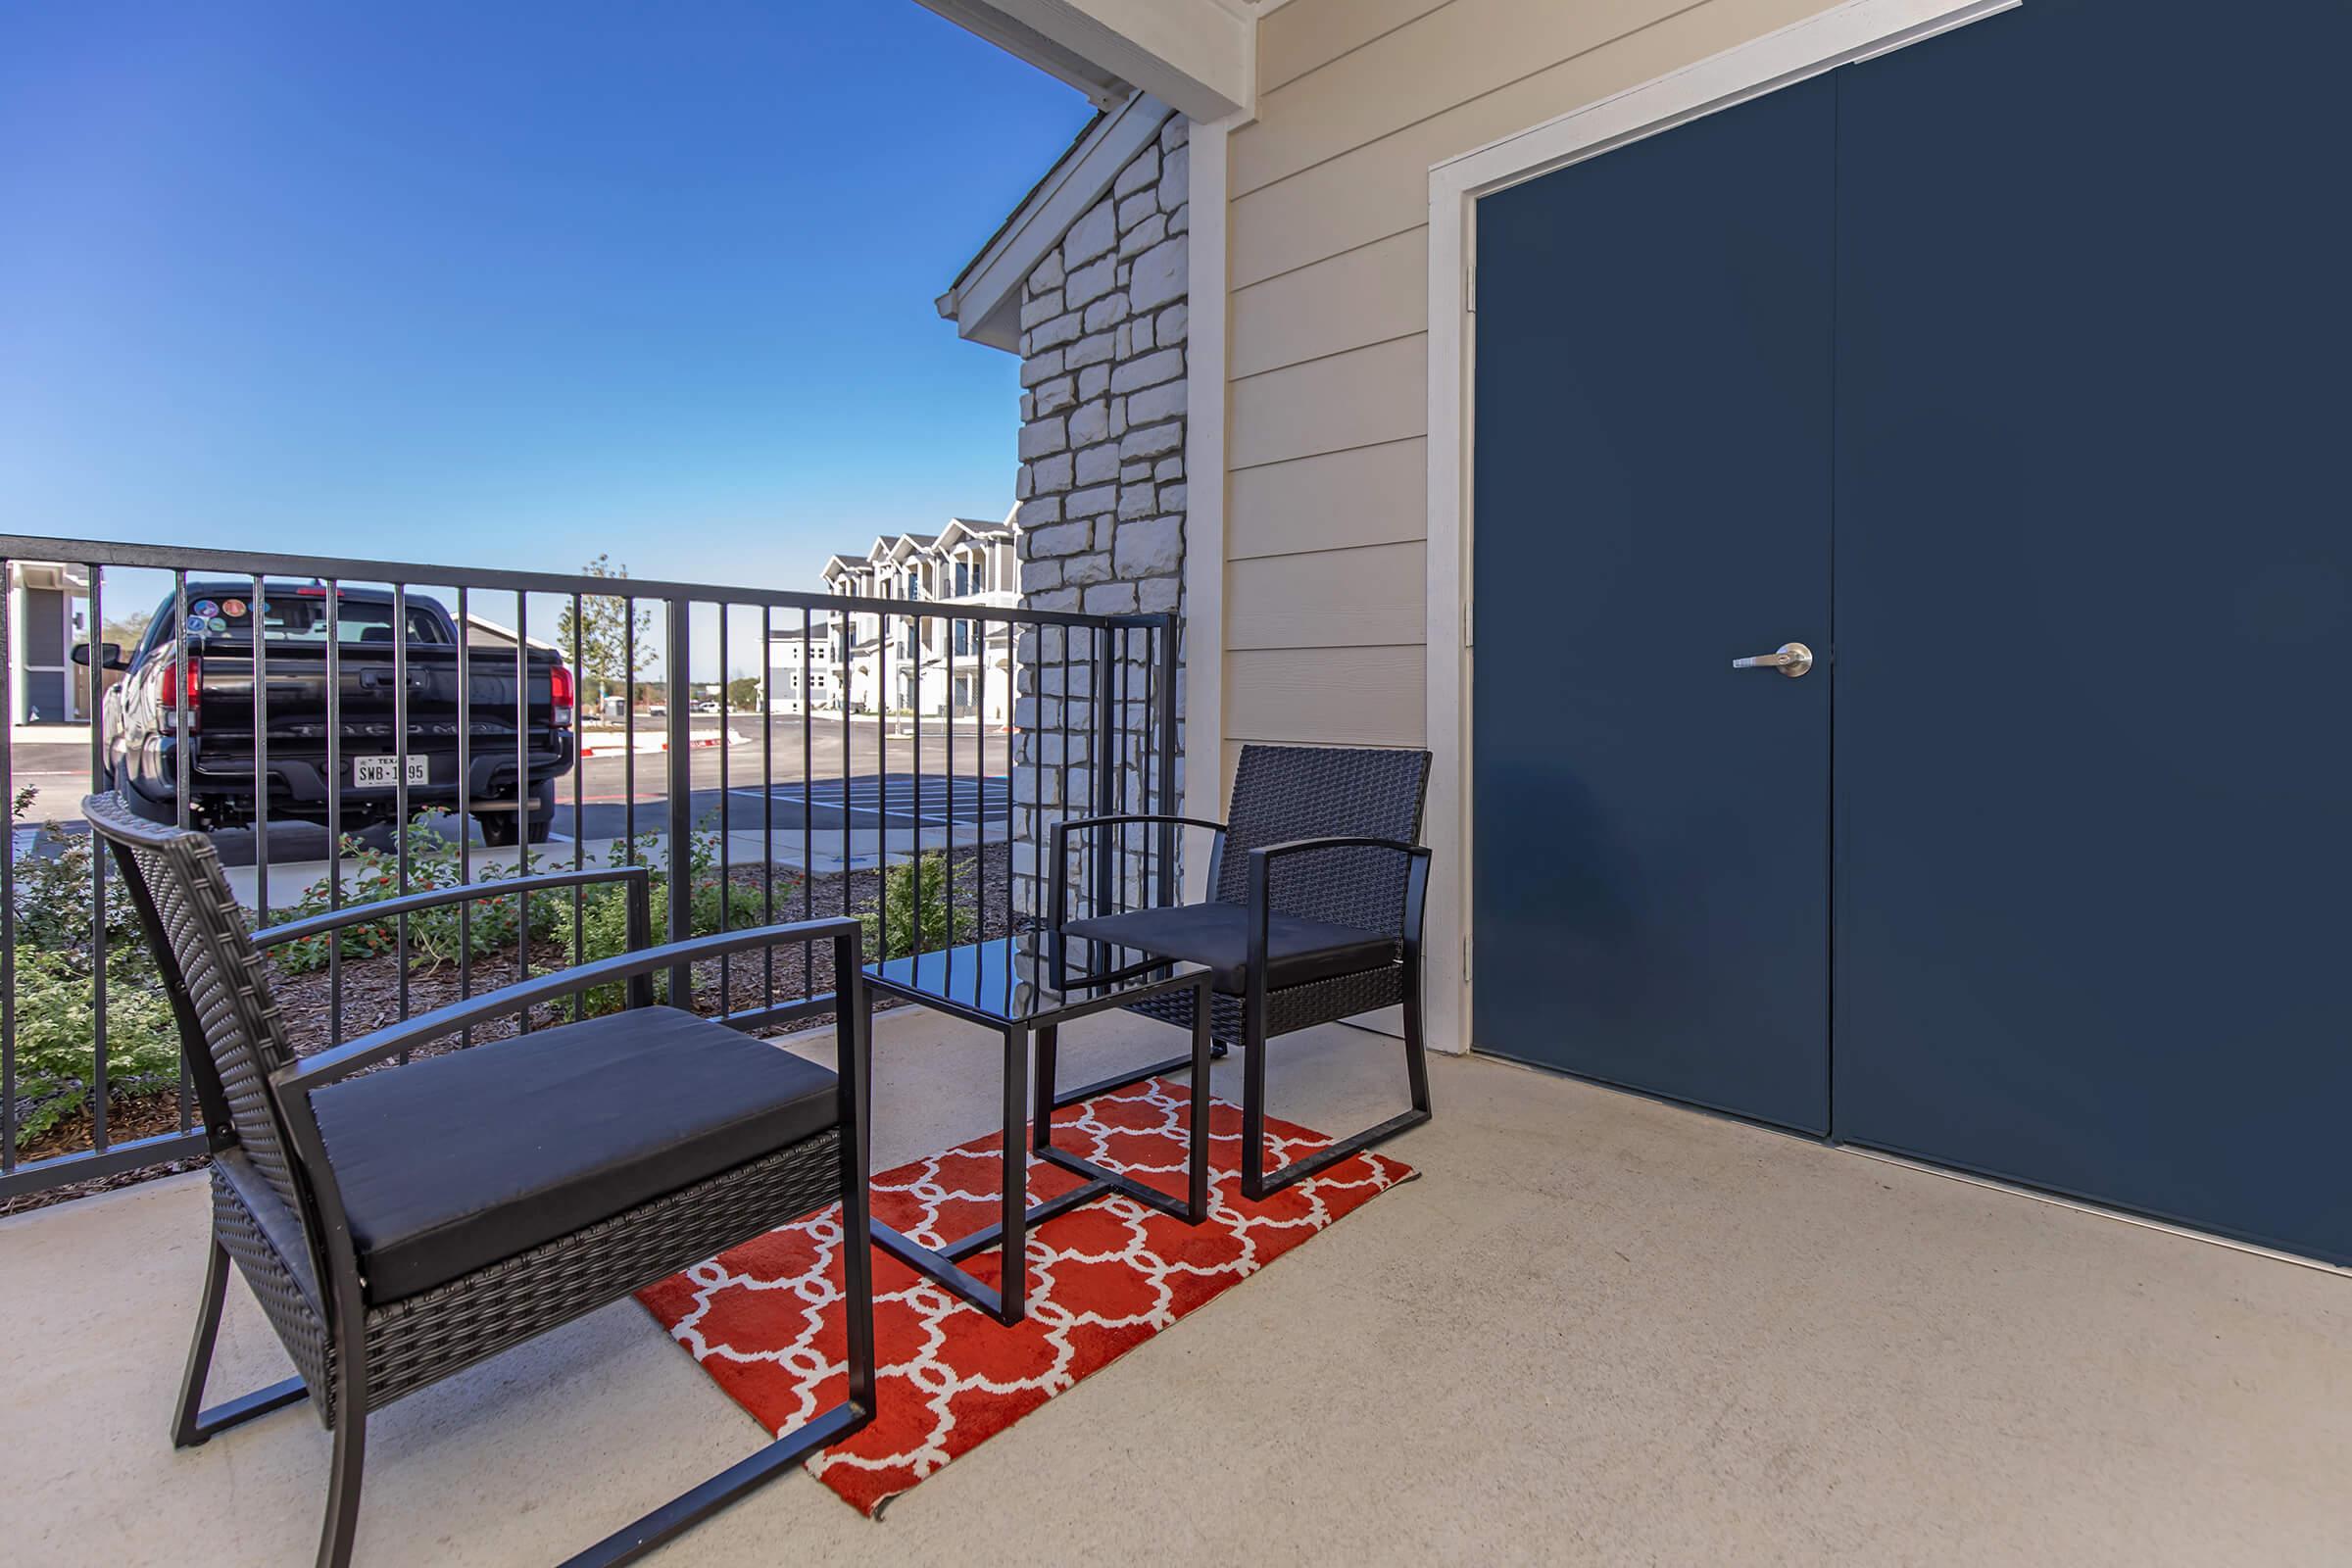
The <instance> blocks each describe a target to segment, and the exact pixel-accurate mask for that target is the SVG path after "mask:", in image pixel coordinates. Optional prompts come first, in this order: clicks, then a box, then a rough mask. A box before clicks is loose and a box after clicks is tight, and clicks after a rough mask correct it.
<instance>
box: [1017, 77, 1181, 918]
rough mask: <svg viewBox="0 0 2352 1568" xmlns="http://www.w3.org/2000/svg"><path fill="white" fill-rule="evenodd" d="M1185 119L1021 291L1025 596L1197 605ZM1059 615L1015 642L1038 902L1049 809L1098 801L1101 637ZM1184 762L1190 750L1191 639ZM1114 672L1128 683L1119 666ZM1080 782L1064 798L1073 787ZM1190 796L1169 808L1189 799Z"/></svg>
mask: <svg viewBox="0 0 2352 1568" xmlns="http://www.w3.org/2000/svg"><path fill="white" fill-rule="evenodd" d="M1186 130H1187V127H1186V123H1185V120H1184V118H1183V117H1182V116H1180V115H1179V116H1172V117H1170V119H1169V120H1168V121H1167V123H1165V124H1164V125H1162V126H1161V127H1160V133H1159V139H1158V140H1157V142H1155V143H1154V144H1153V145H1152V146H1150V147H1147V148H1145V149H1144V150H1143V151H1142V152H1140V153H1138V154H1137V155H1136V156H1135V158H1134V159H1132V160H1131V161H1130V162H1129V163H1128V165H1127V167H1126V168H1125V169H1123V170H1121V171H1120V172H1119V174H1118V177H1117V179H1116V180H1114V181H1113V182H1112V186H1111V190H1110V192H1109V194H1108V195H1106V196H1104V197H1103V200H1101V201H1100V202H1097V203H1096V204H1095V205H1094V206H1093V207H1091V208H1089V209H1088V210H1087V212H1086V213H1085V215H1084V216H1082V217H1081V218H1079V219H1078V221H1076V222H1074V223H1072V224H1071V225H1070V227H1069V229H1068V231H1067V232H1066V233H1065V234H1064V235H1063V236H1062V241H1061V244H1060V246H1059V248H1058V249H1056V250H1055V252H1054V254H1053V255H1052V256H1050V257H1048V258H1047V259H1046V260H1045V261H1044V262H1043V263H1041V264H1039V266H1038V267H1037V268H1036V270H1033V271H1032V272H1031V273H1030V274H1029V278H1028V282H1027V285H1026V289H1025V294H1024V298H1023V302H1022V306H1021V328H1022V331H1021V386H1022V388H1023V391H1022V393H1021V435H1020V458H1021V471H1020V482H1019V489H1018V491H1017V494H1018V497H1019V500H1020V514H1019V518H1018V522H1019V529H1020V557H1021V599H1022V602H1023V603H1024V604H1026V605H1029V606H1031V607H1032V608H1035V609H1040V610H1082V611H1086V612H1089V613H1110V614H1118V613H1135V612H1139V611H1143V612H1151V611H1174V612H1177V613H1179V614H1181V613H1182V612H1183V608H1184V519H1185V472H1184V434H1185V380H1184V378H1185V325H1186V318H1187V305H1186V292H1185V287H1186V266H1185V262H1186V246H1187V244H1188V243H1189V242H1188V238H1187V229H1188V227H1189V219H1190V216H1191V214H1190V210H1189V208H1188V207H1187V205H1186V186H1187V179H1186V175H1187V172H1188V170H1189V166H1190V163H1191V157H1192V155H1191V151H1190V148H1189V146H1188V143H1187V136H1186ZM1064 642H1065V639H1064V637H1063V635H1062V633H1061V632H1060V630H1059V629H1057V628H1047V629H1045V630H1043V631H1030V632H1025V633H1024V634H1023V635H1022V637H1021V639H1020V644H1019V648H1018V651H1017V655H1016V661H1015V662H1016V666H1017V671H1018V673H1017V684H1016V688H1015V689H1016V693H1017V697H1016V701H1015V704H1014V708H1013V722H1014V723H1015V724H1017V725H1018V726H1019V727H1020V733H1019V735H1018V736H1017V737H1016V738H1015V740H1014V743H1013V773H1012V794H1013V805H1014V821H1013V860H1012V868H1013V878H1014V887H1013V898H1014V903H1015V905H1016V907H1017V908H1018V909H1019V910H1020V911H1021V912H1023V913H1028V914H1035V913H1039V912H1042V911H1043V910H1044V908H1045V905H1046V898H1047V893H1046V888H1045V885H1044V882H1043V880H1042V878H1043V874H1044V871H1043V867H1042V866H1041V863H1040V858H1041V857H1042V855H1043V853H1044V851H1045V849H1046V847H1047V838H1048V826H1049V824H1050V823H1052V822H1053V821H1054V820H1055V819H1056V818H1058V817H1060V816H1063V815H1069V816H1084V815H1087V814H1090V812H1091V811H1092V809H1093V808H1094V803H1095V800H1096V793H1095V792H1096V789H1097V785H1098V775H1097V769H1098V766H1099V765H1101V764H1102V763H1103V759H1100V758H1098V757H1096V756H1095V755H1094V753H1095V748H1096V744H1097V743H1096V739H1095V726H1096V723H1097V720H1098V716H1099V713H1098V710H1097V709H1096V707H1095V704H1096V703H1097V701H1098V700H1100V699H1101V698H1102V696H1103V694H1102V693H1099V692H1098V691H1097V690H1096V689H1095V685H1096V681H1095V673H1096V672H1095V665H1094V662H1093V659H1094V649H1093V648H1092V647H1091V646H1087V644H1088V643H1090V642H1091V638H1089V637H1088V635H1087V634H1085V633H1078V634H1076V637H1075V640H1073V641H1071V642H1070V644H1069V646H1068V649H1067V652H1068V656H1069V659H1070V668H1069V679H1068V682H1067V689H1066V690H1065V689H1064V682H1063V678H1062V667H1061V662H1062V658H1063V654H1064V651H1065V650H1064ZM1131 642H1132V644H1133V655H1134V657H1133V659H1132V660H1130V661H1128V662H1126V664H1125V681H1124V688H1123V689H1124V695H1125V699H1126V701H1125V702H1124V704H1123V705H1122V711H1121V712H1119V713H1117V714H1114V715H1113V718H1114V722H1115V723H1116V724H1117V725H1118V726H1120V727H1122V728H1123V729H1124V730H1125V731H1126V732H1127V733H1129V734H1130V735H1137V734H1142V733H1144V732H1145V717H1146V712H1145V704H1144V693H1145V691H1146V678H1145V673H1144V668H1143V661H1144V642H1145V639H1144V638H1143V637H1141V636H1140V635H1139V636H1136V637H1134V638H1132V639H1131ZM1178 671H1179V673H1178V677H1177V694H1176V703H1177V713H1178V723H1177V755H1178V761H1177V767H1178V770H1179V778H1180V779H1181V770H1182V767H1183V761H1182V757H1183V733H1184V726H1183V721H1182V714H1183V711H1184V684H1183V676H1182V647H1181V638H1180V642H1179V650H1178ZM1113 684H1114V686H1116V685H1117V684H1118V682H1117V679H1116V677H1115V676H1114V678H1113ZM1132 751H1133V748H1132V745H1131V747H1130V754H1131V755H1130V757H1129V759H1128V765H1127V767H1126V773H1125V776H1124V777H1123V778H1122V779H1119V780H1116V781H1114V782H1115V783H1118V784H1120V785H1122V786H1123V790H1124V799H1125V801H1126V803H1127V805H1126V809H1128V810H1144V809H1153V806H1152V804H1151V803H1152V796H1151V795H1150V793H1149V786H1150V784H1151V782H1152V780H1150V779H1149V778H1146V777H1143V776H1140V775H1139V774H1138V772H1137V769H1136V767H1135V765H1134V764H1135V762H1136V759H1135V758H1134V757H1133V756H1132ZM1065 795H1066V799H1065ZM1174 805H1175V803H1174V802H1173V801H1170V802H1168V803H1166V806H1165V809H1174ZM1129 839H1130V842H1129V844H1128V854H1127V856H1126V858H1125V861H1124V864H1123V867H1122V869H1123V878H1122V880H1123V882H1124V883H1125V888H1124V892H1125V894H1126V896H1127V897H1128V899H1129V900H1130V901H1131V902H1138V901H1140V898H1141V895H1142V894H1143V892H1144V889H1143V887H1142V877H1141V872H1142V854H1143V843H1144V841H1143V837H1142V835H1141V834H1131V835H1129Z"/></svg>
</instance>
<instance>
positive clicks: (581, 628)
mask: <svg viewBox="0 0 2352 1568" xmlns="http://www.w3.org/2000/svg"><path fill="white" fill-rule="evenodd" d="M580 569H581V571H583V572H584V573H586V574H587V575H588V576H591V577H608V578H611V579H613V581H616V582H625V581H626V580H627V579H628V575H629V568H628V567H626V566H615V565H613V561H612V558H611V557H610V556H604V555H600V556H598V557H597V558H596V559H595V560H594V561H591V562H589V563H588V564H587V565H585V566H583V567H581V568H580ZM631 618H632V617H631V616H630V614H629V602H628V601H627V600H625V599H621V598H617V597H608V596H606V595H603V594H589V595H583V596H581V599H580V613H579V615H578V617H577V619H576V621H575V619H574V617H573V615H572V613H571V607H570V606H569V605H565V606H564V610H563V613H561V614H559V615H558V616H557V617H556V646H557V647H559V648H561V649H563V650H564V652H565V653H567V654H568V653H569V652H570V651H571V645H572V638H573V636H574V635H575V633H576V635H577V636H578V638H579V646H580V667H579V675H580V679H581V681H582V682H583V683H584V684H585V683H593V686H594V692H593V694H590V693H583V695H584V696H590V697H591V700H601V699H602V698H603V697H604V696H605V694H606V693H608V692H613V691H624V692H625V691H627V690H628V689H629V686H630V684H631V682H632V681H633V680H634V678H635V677H637V676H639V675H642V674H644V673H645V672H646V670H647V669H649V668H651V667H652V665H653V662H654V642H653V637H654V613H653V612H652V611H651V610H640V611H638V612H637V613H636V615H635V617H634V619H635V621H636V645H635V648H634V650H633V651H634V653H635V655H636V657H635V659H634V660H632V659H631V658H630V654H631V652H632V649H631V646H630V620H631Z"/></svg>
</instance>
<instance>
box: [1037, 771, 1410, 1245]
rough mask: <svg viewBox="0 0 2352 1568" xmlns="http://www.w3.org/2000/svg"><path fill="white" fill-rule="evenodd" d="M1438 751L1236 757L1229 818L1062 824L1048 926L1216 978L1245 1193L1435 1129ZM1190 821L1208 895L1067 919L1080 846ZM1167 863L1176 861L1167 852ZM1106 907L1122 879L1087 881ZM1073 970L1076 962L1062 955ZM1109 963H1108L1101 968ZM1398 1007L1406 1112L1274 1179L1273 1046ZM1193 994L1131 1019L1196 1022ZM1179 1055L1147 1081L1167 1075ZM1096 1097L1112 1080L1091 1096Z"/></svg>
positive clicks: (1138, 817) (1142, 817) (1215, 1031)
mask: <svg viewBox="0 0 2352 1568" xmlns="http://www.w3.org/2000/svg"><path fill="white" fill-rule="evenodd" d="M1429 760H1430V759H1429V753H1427V752H1422V751H1394V750H1383V749H1377V748H1372V747H1337V746H1261V745H1251V746H1245V747H1243V748H1242V755H1241V760H1240V762H1239V763H1238V764H1237V765H1236V767H1235V769H1234V781H1233V794H1232V797H1231V800H1230V801H1229V803H1228V812H1229V816H1228V819H1227V820H1226V821H1223V822H1210V821H1203V820H1201V819H1199V818H1194V817H1181V816H1165V815H1155V814H1145V813H1133V814H1122V815H1114V816H1097V817H1085V818H1079V819H1075V820H1072V821H1066V822H1059V823H1056V824H1054V836H1053V853H1052V866H1053V871H1052V875H1053V889H1052V894H1051V898H1052V907H1053V921H1054V931H1055V932H1057V933H1059V935H1060V936H1061V938H1062V939H1063V941H1064V943H1065V944H1066V943H1067V942H1068V941H1070V940H1071V939H1078V940H1082V941H1088V942H1094V943H1100V944H1103V945H1104V946H1105V947H1107V948H1109V949H1111V950H1114V951H1115V950H1125V951H1128V952H1135V953H1142V954H1148V955H1150V956H1152V958H1154V959H1180V960H1185V961H1189V962H1193V963H1201V964H1205V965H1207V966H1208V967H1209V968H1211V969H1212V970H1214V971H1215V976H1216V978H1215V981H1214V985H1215V1000H1214V1001H1213V1002H1212V1003H1211V1004H1210V1007H1209V1027H1210V1031H1211V1033H1212V1035H1213V1036H1214V1038H1215V1039H1216V1041H1217V1043H1218V1045H1219V1046H1220V1047H1221V1048H1222V1047H1227V1046H1239V1047H1240V1048H1242V1050H1243V1051H1244V1053H1245V1060H1244V1062H1243V1079H1242V1085H1243V1092H1242V1192H1243V1195H1244V1196H1245V1197H1248V1198H1251V1199H1259V1198H1263V1197H1265V1196H1266V1195H1267V1194H1269V1193H1271V1192H1275V1191H1277V1190H1279V1189H1281V1188H1284V1187H1287V1186H1289V1185H1291V1184H1292V1183H1293V1182H1297V1181H1300V1180H1303V1179H1304V1178H1306V1177H1308V1176H1311V1175H1313V1174H1314V1173H1315V1172H1316V1171H1318V1170H1322V1169H1324V1168H1325V1167H1326V1166H1329V1165H1330V1164H1332V1163H1334V1162H1335V1161H1337V1160H1341V1159H1345V1158H1347V1157H1348V1155H1350V1154H1353V1153H1355V1152H1358V1151H1359V1150H1363V1149H1368V1148H1370V1147H1371V1146H1372V1145H1374V1144H1377V1143H1381V1142H1383V1141H1385V1140H1387V1139H1390V1138H1393V1137H1395V1136H1396V1135H1397V1134H1398V1133H1400V1132H1403V1131H1404V1130H1405V1129H1406V1128H1408V1127H1415V1126H1418V1125H1419V1124H1421V1123H1422V1122H1425V1121H1427V1120H1429V1117H1430V1101H1429V1063H1428V1056H1427V1054H1426V1053H1425V1050H1424V1047H1423V1043H1422V1034H1421V926H1422V910H1423V905H1424V903H1425V901H1426V898H1427V892H1428V886H1429V851H1428V850H1427V849H1425V848H1423V847H1422V846H1421V843H1420V838H1421V808H1422V803H1423V800H1424V798H1425V797H1426V796H1427V794H1428V789H1429ZM1130 825H1133V826H1154V827H1156V826H1161V825H1185V826H1191V827H1201V828H1208V829H1211V830H1213V831H1214V833H1215V834H1216V837H1215V839H1214V840H1213V841H1212V846H1213V847H1212V849H1211V852H1210V855H1209V860H1208V876H1207V882H1206V887H1207V891H1208V895H1209V896H1208V898H1207V899H1206V900H1205V901H1203V902H1201V903H1199V904H1190V905H1186V904H1171V903H1169V902H1167V897H1168V891H1169V890H1168V887H1167V882H1166V879H1165V877H1164V875H1163V877H1162V878H1161V881H1160V899H1161V902H1160V903H1159V904H1158V905H1156V906H1154V907H1147V908H1134V909H1118V910H1103V909H1100V908H1098V910H1097V911H1096V912H1093V913H1090V914H1088V915H1087V916H1086V917H1085V918H1082V919H1071V918H1070V914H1069V903H1070V893H1069V878H1070V869H1071V841H1072V838H1073V837H1074V836H1080V835H1083V836H1085V837H1086V838H1088V839H1092V840H1095V841H1096V845H1097V849H1098V853H1100V852H1101V850H1102V849H1103V848H1104V847H1105V846H1104V842H1103V841H1104V840H1105V839H1107V838H1108V837H1109V836H1110V835H1115V834H1116V833H1117V832H1118V831H1119V830H1120V829H1123V828H1125V827H1127V826H1130ZM1165 860H1166V857H1164V856H1163V857H1162V864H1163V866H1164V864H1165ZM1091 880H1093V881H1094V882H1095V883H1096V885H1097V888H1098V892H1097V895H1096V897H1097V902H1098V904H1100V903H1101V902H1103V898H1104V890H1110V891H1115V890H1112V889H1111V888H1110V884H1111V883H1112V881H1113V880H1114V879H1113V878H1112V877H1110V876H1108V875H1098V876H1096V877H1094V878H1092V879H1091ZM1065 961H1066V959H1065ZM1103 967H1105V968H1106V969H1107V968H1108V967H1109V966H1103ZM1390 1006H1397V1007H1399V1008H1400V1010H1401V1015H1402V1023H1403V1030H1404V1061H1405V1076H1406V1090H1407V1093H1408V1094H1409V1096H1410V1099H1411V1103H1410V1108H1408V1109H1406V1110H1404V1111H1402V1112H1400V1113H1399V1114H1397V1115H1395V1116H1392V1117H1390V1118H1389V1119H1388V1120H1386V1121H1383V1122H1381V1123H1380V1124H1378V1125H1377V1126H1374V1127H1369V1128H1366V1129H1365V1130H1364V1131H1362V1132H1360V1133H1356V1134H1354V1135H1353V1136H1351V1137H1348V1138H1343V1139H1341V1140H1339V1141H1338V1142H1337V1143H1335V1144H1333V1145H1332V1146H1331V1147H1329V1148H1328V1149H1323V1150H1319V1151H1317V1152H1315V1153H1313V1154H1311V1155H1308V1156H1307V1157H1305V1158H1303V1159H1299V1160H1295V1161H1293V1162H1292V1163H1290V1164H1288V1165H1285V1166H1283V1167H1282V1168H1281V1169H1280V1170H1278V1171H1273V1172H1268V1171H1267V1170H1266V1168H1265V1159H1266V1053H1265V1044H1266V1042H1267V1041H1268V1040H1269V1039H1271V1038H1273V1037H1274V1036H1276V1035H1282V1034H1289V1033H1291V1032H1292V1031H1294V1030H1299V1029H1305V1028H1308V1027H1311V1026H1312V1025H1315V1024H1319V1023H1336V1022H1339V1021H1342V1020H1344V1019H1348V1018H1354V1017H1358V1016H1360V1015H1362V1014H1364V1013H1368V1012H1374V1011H1377V1010H1379V1009H1381V1008H1384V1007H1390ZM1192 1007H1193V1005H1192V998H1191V996H1190V994H1189V993H1186V994H1174V995H1169V996H1166V997H1154V998H1152V999H1150V1000H1148V1001H1144V1002H1139V1003H1137V1004H1135V1005H1134V1007H1133V1009H1132V1010H1134V1011H1136V1012H1141V1013H1147V1014H1149V1015H1151V1016H1153V1017H1157V1018H1161V1019H1164V1020H1165V1021H1167V1022H1170V1023H1174V1024H1178V1025H1181V1026H1182V1027H1185V1028H1188V1029H1189V1028H1191V1027H1192ZM1182 1064H1183V1062H1182V1058H1177V1059H1175V1060H1171V1061H1168V1062H1163V1063H1160V1064H1158V1065H1157V1066H1155V1067H1153V1068H1152V1069H1149V1070H1150V1071H1153V1072H1156V1071H1160V1070H1172V1069H1174V1068H1177V1067H1179V1066H1181V1065H1182ZM1095 1087H1097V1088H1100V1087H1102V1086H1099V1085H1098V1086H1095Z"/></svg>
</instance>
